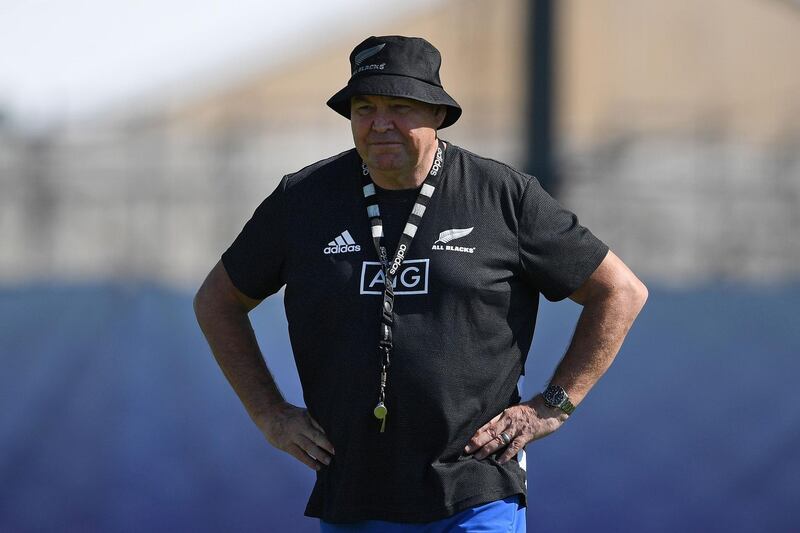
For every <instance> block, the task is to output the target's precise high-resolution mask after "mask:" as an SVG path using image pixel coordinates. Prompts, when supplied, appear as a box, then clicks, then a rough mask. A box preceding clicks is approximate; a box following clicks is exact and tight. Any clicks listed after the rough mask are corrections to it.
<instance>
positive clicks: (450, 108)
mask: <svg viewBox="0 0 800 533" xmlns="http://www.w3.org/2000/svg"><path fill="white" fill-rule="evenodd" d="M359 95H377V96H396V97H400V98H410V99H412V100H419V101H420V102H425V103H428V104H434V105H444V106H446V107H447V113H446V114H445V117H444V121H443V122H442V125H441V126H439V129H442V128H446V127H448V126H451V125H453V124H454V123H455V121H456V120H458V118H459V117H460V116H461V106H459V105H458V103H457V102H456V101H455V100H453V98H452V97H451V96H450V95H449V94H447V93H446V92H445V90H444V89H442V88H441V87H439V86H437V85H432V84H430V83H426V82H424V81H421V80H418V79H416V78H411V77H408V76H399V75H392V74H381V75H373V76H364V77H361V78H356V79H351V80H350V82H349V83H348V84H347V86H346V87H344V88H343V89H342V90H340V91H339V92H337V93H336V94H334V95H333V96H331V98H330V99H329V100H328V107H330V108H331V109H333V110H334V111H336V112H337V113H339V114H340V115H342V116H343V117H345V118H346V119H348V120H349V119H350V99H351V98H352V97H353V96H359Z"/></svg>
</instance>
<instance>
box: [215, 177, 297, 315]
mask: <svg viewBox="0 0 800 533" xmlns="http://www.w3.org/2000/svg"><path fill="white" fill-rule="evenodd" d="M284 187H285V179H284V180H282V181H281V183H280V185H278V187H277V188H276V189H275V190H274V191H273V192H272V194H270V195H269V196H268V197H267V198H266V199H265V200H264V201H263V202H261V205H259V206H258V207H257V208H256V210H255V213H253V216H252V217H251V218H250V220H248V221H247V223H246V224H245V225H244V228H243V229H242V231H241V232H240V233H239V236H238V237H236V240H234V241H233V244H231V245H230V247H229V248H228V249H227V250H226V251H225V253H223V254H222V264H223V266H224V267H225V270H226V272H227V273H228V276H229V277H230V278H231V281H232V282H233V284H234V286H236V288H237V289H239V290H240V291H242V292H243V293H244V294H246V295H247V296H249V297H250V298H254V299H256V300H262V299H264V298H266V297H267V296H269V295H271V294H274V293H276V292H278V290H279V289H280V288H281V287H282V286H283V285H284V283H285V279H284V275H283V266H284V262H285V259H286V218H285V214H286V207H285V204H284V202H285V197H284V194H285V193H284Z"/></svg>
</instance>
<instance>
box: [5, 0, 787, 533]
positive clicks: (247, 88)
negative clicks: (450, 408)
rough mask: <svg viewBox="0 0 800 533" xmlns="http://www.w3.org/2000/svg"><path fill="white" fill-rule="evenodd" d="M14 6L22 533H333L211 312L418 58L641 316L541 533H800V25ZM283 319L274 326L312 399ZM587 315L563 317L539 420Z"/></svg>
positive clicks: (10, 132)
mask: <svg viewBox="0 0 800 533" xmlns="http://www.w3.org/2000/svg"><path fill="white" fill-rule="evenodd" d="M296 4H297V5H287V4H284V3H278V2H272V1H258V2H257V1H255V0H247V1H246V0H238V1H236V2H229V3H225V4H224V6H223V4H221V3H214V2H205V1H195V2H191V3H190V2H188V1H187V0H169V1H166V2H164V1H161V2H156V1H154V0H143V1H141V2H114V1H111V2H99V0H83V1H81V2H70V3H66V4H65V3H60V2H53V1H46V0H42V1H34V2H23V1H19V0H16V1H15V0H0V29H1V30H2V31H0V49H2V52H1V53H0V363H2V366H0V405H1V406H2V408H0V531H143V530H158V531H160V530H171V531H287V530H292V531H295V532H300V531H316V530H317V522H316V521H315V520H312V519H309V518H305V517H303V516H302V513H303V509H304V507H305V503H306V498H307V496H308V494H309V492H310V489H311V486H312V484H313V474H312V473H311V471H310V470H307V469H306V468H305V467H304V466H302V465H300V464H299V463H296V462H295V461H294V460H293V459H292V458H290V457H289V456H287V455H283V454H281V453H280V452H277V451H275V450H273V449H272V448H271V447H270V446H269V445H268V444H267V443H266V441H265V440H264V439H263V437H262V436H261V434H260V433H259V432H258V430H257V429H256V428H255V427H254V426H253V425H252V424H251V423H250V421H249V418H248V417H247V415H246V413H245V412H244V409H243V408H242V407H241V406H240V405H239V403H238V400H237V399H236V397H235V395H234V394H233V392H232V391H231V390H230V388H229V387H228V385H227V383H226V382H225V379H224V378H223V376H222V374H221V372H220V371H219V369H218V368H217V367H216V364H215V363H214V361H213V358H212V356H211V355H210V352H209V350H208V348H207V345H206V344H205V341H204V339H203V338H202V335H201V333H200V331H199V329H198V327H197V326H196V323H195V320H194V316H193V313H192V309H191V299H192V296H193V294H194V291H195V290H196V289H197V287H198V286H199V285H200V283H201V282H202V280H203V278H204V276H205V274H206V273H207V272H208V271H209V270H210V268H211V267H212V266H213V265H214V263H215V262H216V261H217V260H218V258H219V256H220V254H221V253H222V252H223V251H224V250H225V248H226V247H227V246H228V245H229V244H230V242H231V241H232V240H233V239H234V238H235V236H236V235H237V233H238V231H239V230H240V229H241V227H242V225H243V224H244V222H245V221H246V220H247V219H248V218H249V217H250V215H251V214H252V212H253V210H254V209H255V207H256V206H257V205H258V204H259V203H260V201H261V200H262V199H263V198H264V197H265V196H266V195H268V194H269V193H270V192H271V191H272V190H273V188H274V187H275V186H276V184H277V182H278V181H279V180H280V178H281V177H282V176H283V175H284V174H287V173H289V172H293V171H295V170H298V169H300V168H302V167H304V166H306V165H307V164H309V163H311V162H313V161H316V160H318V159H322V158H324V157H327V156H330V155H333V154H335V153H338V152H340V151H343V150H346V149H348V148H350V147H351V146H352V140H351V137H350V130H349V123H348V122H347V121H346V120H344V119H342V118H341V117H339V116H338V115H336V114H335V113H333V112H332V111H330V110H329V109H328V108H327V107H326V106H325V101H326V100H327V98H328V97H330V95H332V94H333V93H334V92H336V91H337V90H338V89H339V88H341V87H342V86H343V85H344V84H345V83H346V80H347V78H348V77H349V66H348V62H347V57H348V54H349V52H350V50H351V49H352V48H353V46H355V44H357V43H358V42H360V41H361V40H363V39H364V38H365V37H367V36H369V35H384V34H403V35H416V36H422V37H425V38H427V39H428V40H430V41H431V42H432V43H433V44H434V45H436V46H437V47H438V48H439V49H440V51H441V52H442V56H443V66H442V72H441V74H442V80H443V83H444V86H445V87H446V88H447V90H448V92H449V93H450V94H451V95H453V96H454V97H455V98H456V99H457V100H458V101H459V103H460V104H461V105H462V107H463V108H464V115H463V117H462V118H461V120H460V121H459V122H458V123H457V124H456V125H455V126H453V127H451V128H448V129H446V130H443V131H442V134H441V136H442V137H443V138H444V139H446V140H449V141H451V142H454V143H456V144H458V145H460V146H462V147H464V148H467V149H469V150H471V151H474V152H477V153H479V154H481V155H484V156H488V157H492V158H496V159H500V160H503V161H506V162H508V163H510V164H512V165H514V166H516V167H518V168H520V169H523V170H525V171H527V172H530V173H533V174H535V175H536V176H537V177H538V178H539V179H540V181H542V183H543V184H544V185H545V186H546V188H547V189H548V190H549V191H551V193H552V194H554V195H555V196H556V197H557V198H558V199H559V201H560V202H561V203H562V204H564V205H565V206H566V207H568V208H569V209H571V210H573V211H575V212H576V213H577V214H578V216H579V217H580V220H581V222H582V223H583V224H584V225H586V226H588V227H589V228H591V229H592V231H593V232H594V233H595V234H596V235H598V236H599V237H600V238H601V239H603V240H604V241H605V242H606V243H608V244H609V245H610V246H611V248H612V249H613V250H614V251H615V252H616V253H617V255H619V256H620V257H622V258H623V260H624V261H625V262H626V263H627V264H628V265H629V266H630V267H631V268H632V270H633V271H634V272H636V273H637V274H638V275H639V276H640V277H641V278H642V280H643V281H644V282H645V283H646V284H647V285H648V287H649V288H650V299H649V301H648V303H647V306H646V307H645V309H644V311H643V312H642V314H641V315H640V318H639V319H638V321H637V322H636V324H635V326H634V328H633V330H632V331H631V333H630V334H629V337H628V340H627V341H626V343H625V345H624V347H623V349H622V351H621V352H620V355H619V356H618V359H617V362H616V363H615V364H614V366H613V367H612V368H611V370H610V371H609V372H608V374H607V375H606V377H604V378H603V380H601V382H600V383H599V384H598V385H597V386H596V387H595V389H594V390H593V392H592V393H591V394H590V396H589V397H588V400H587V401H586V402H585V403H584V404H583V405H582V406H581V409H580V410H578V412H576V414H575V416H573V417H572V420H571V422H570V423H569V424H567V425H566V426H565V427H564V428H563V429H562V430H561V431H560V432H559V433H558V434H557V435H556V436H554V437H551V438H548V439H544V440H542V441H538V442H535V443H533V444H531V445H530V446H529V447H528V457H529V460H528V466H529V468H528V484H529V490H530V495H529V498H530V500H529V501H530V507H529V510H528V524H529V528H530V530H531V531H551V530H556V529H558V530H566V531H675V530H677V529H681V530H686V531H800V511H798V509H797V504H796V502H797V501H798V498H800V391H798V387H797V386H796V381H797V377H798V375H800V357H798V356H800V328H799V327H798V325H800V324H798V320H797V306H798V303H799V302H800V232H798V230H800V69H798V68H797V58H798V57H800V2H798V1H796V0H724V1H723V0H706V1H704V2H696V1H691V0H676V1H673V2H659V1H656V0H615V1H611V0H593V1H579V0H560V1H558V2H556V1H544V0H530V1H528V0H503V1H492V0H438V1H421V0H418V1H411V0H407V1H406V2H404V3H402V5H401V4H400V3H396V2H391V3H390V2H384V1H367V0H347V1H340V2H328V3H320V4H318V5H312V4H311V3H296ZM281 300H282V297H281V295H280V294H279V295H276V296H273V297H272V298H270V299H268V300H266V301H265V302H264V303H263V304H262V305H261V306H260V307H259V308H258V309H256V310H255V311H254V312H253V313H252V314H251V316H252V318H253V321H254V325H255V328H256V331H257V334H258V336H259V339H260V342H261V344H262V348H263V350H264V352H265V353H266V354H268V355H267V359H268V362H269V364H270V366H271V367H272V368H273V369H274V371H275V374H276V376H277V379H278V381H279V384H280V385H281V387H282V389H283V391H284V393H285V395H286V396H287V399H288V400H290V401H292V402H294V403H298V404H299V403H302V396H301V392H300V390H299V383H298V380H297V376H296V371H295V369H294V363H293V360H292V356H291V350H290V347H289V344H288V335H287V332H286V324H285V316H284V314H283V305H282V301H281ZM579 312H580V308H579V307H578V306H577V305H575V304H573V303H571V302H569V301H567V302H561V303H558V304H551V303H549V302H545V301H543V305H542V310H541V312H540V319H539V322H538V324H537V332H536V337H535V339H534V344H533V348H532V352H531V356H530V357H529V359H528V361H529V362H528V368H527V376H526V378H525V381H524V382H523V383H522V384H521V387H522V389H523V396H531V395H533V394H534V393H535V392H537V391H538V390H540V389H541V388H542V386H543V384H544V383H545V382H546V380H547V379H548V378H549V376H550V373H551V372H552V369H553V367H554V365H555V364H556V363H557V361H558V359H559V358H560V356H561V355H562V354H563V352H564V350H565V348H566V345H567V343H568V342H569V339H570V336H571V333H572V328H573V327H574V323H575V320H576V318H577V316H578V314H579Z"/></svg>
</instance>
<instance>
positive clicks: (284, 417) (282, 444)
mask: <svg viewBox="0 0 800 533" xmlns="http://www.w3.org/2000/svg"><path fill="white" fill-rule="evenodd" d="M256 425H257V426H258V428H259V429H260V430H261V432H262V433H263V434H264V436H265V437H266V438H267V440H268V441H269V443H270V444H272V445H273V446H275V447H276V448H278V449H279V450H283V451H284V452H286V453H288V454H289V455H291V456H293V457H294V458H295V459H297V460H298V461H300V462H301V463H303V464H305V465H306V466H308V467H309V468H311V469H313V470H319V469H320V468H322V467H323V466H326V465H329V464H330V462H331V458H332V457H333V455H334V450H333V444H331V442H330V441H329V440H328V437H327V436H326V435H325V431H324V430H323V429H322V426H320V425H319V424H318V423H317V421H316V420H314V419H313V418H311V415H310V414H309V413H308V410H307V409H302V408H300V407H297V406H296V405H292V404H290V403H288V402H283V403H280V404H278V405H276V406H275V407H274V408H273V409H270V411H269V414H268V415H265V416H263V417H261V418H259V419H258V420H256Z"/></svg>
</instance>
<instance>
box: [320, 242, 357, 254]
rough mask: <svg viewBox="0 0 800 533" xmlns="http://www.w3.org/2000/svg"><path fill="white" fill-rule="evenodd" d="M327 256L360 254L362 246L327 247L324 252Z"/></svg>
mask: <svg viewBox="0 0 800 533" xmlns="http://www.w3.org/2000/svg"><path fill="white" fill-rule="evenodd" d="M322 251H323V252H325V255H330V254H345V253H347V252H360V251H361V246H360V245H358V244H342V245H337V246H327V247H326V248H325V249H324V250H322Z"/></svg>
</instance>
